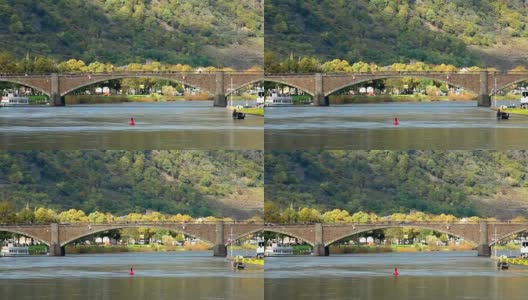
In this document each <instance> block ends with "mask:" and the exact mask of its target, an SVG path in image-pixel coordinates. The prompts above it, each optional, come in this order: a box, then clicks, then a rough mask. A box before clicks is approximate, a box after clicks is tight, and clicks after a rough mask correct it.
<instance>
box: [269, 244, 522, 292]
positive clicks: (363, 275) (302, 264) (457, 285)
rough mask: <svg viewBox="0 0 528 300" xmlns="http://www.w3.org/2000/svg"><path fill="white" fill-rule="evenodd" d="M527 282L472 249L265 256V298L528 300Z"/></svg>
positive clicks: (518, 272)
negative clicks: (396, 275)
mask: <svg viewBox="0 0 528 300" xmlns="http://www.w3.org/2000/svg"><path fill="white" fill-rule="evenodd" d="M394 267H398V269H399V274H400V275H399V276H398V277H395V276H393V275H392V273H393V270H394ZM527 280H528V268H526V267H517V266H513V267H511V268H510V270H504V271H501V270H497V269H496V268H495V263H494V262H493V261H491V260H490V259H489V258H482V257H477V253H476V252H474V251H471V252H431V253H385V254H356V255H334V256H330V257H307V256H297V257H280V258H269V259H268V258H267V259H266V267H265V299H270V300H271V299H277V298H281V297H282V298H281V299H299V300H301V299H303V300H315V299H333V300H341V299H343V300H344V299H380V300H381V299H402V300H403V299H432V300H436V299H438V300H440V299H526V295H527V293H528V285H527V284H526V282H527Z"/></svg>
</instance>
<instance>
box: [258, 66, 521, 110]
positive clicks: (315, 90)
mask: <svg viewBox="0 0 528 300" xmlns="http://www.w3.org/2000/svg"><path fill="white" fill-rule="evenodd" d="M265 77H266V81H271V82H276V83H282V84H285V85H288V86H291V87H294V88H297V89H300V90H303V91H304V92H306V93H308V94H310V95H311V96H313V98H314V105H318V106H327V105H329V100H328V96H329V95H331V94H333V93H335V92H337V91H339V90H341V89H344V88H346V87H349V86H351V85H355V84H359V83H362V82H365V81H370V80H376V79H387V78H403V77H412V78H425V79H431V80H435V81H439V82H444V83H448V84H450V85H453V86H457V87H460V88H463V89H465V90H468V91H470V92H473V93H475V94H476V95H478V105H479V106H485V107H489V106H491V95H493V94H495V92H496V91H500V90H502V89H504V88H506V87H509V86H511V85H513V84H515V83H518V82H521V81H525V80H528V73H527V72H511V73H491V72H488V71H482V72H467V73H456V72H455V73H446V72H376V73H335V74H322V73H316V74H266V76H265ZM495 86H496V88H495Z"/></svg>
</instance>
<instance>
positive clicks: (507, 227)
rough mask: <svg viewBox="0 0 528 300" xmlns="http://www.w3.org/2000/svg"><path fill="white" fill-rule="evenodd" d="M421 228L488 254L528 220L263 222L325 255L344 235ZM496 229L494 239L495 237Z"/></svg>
mask: <svg viewBox="0 0 528 300" xmlns="http://www.w3.org/2000/svg"><path fill="white" fill-rule="evenodd" d="M403 227H410V228H423V229H432V230H434V231H438V232H442V233H446V234H449V235H453V236H457V237H460V238H463V239H464V240H466V241H469V242H472V243H474V244H475V245H476V246H477V250H478V255H479V256H490V255H491V248H490V247H491V245H493V244H494V243H495V242H496V241H500V240H502V239H504V238H506V237H508V236H511V235H513V234H515V233H518V232H522V231H525V230H528V223H488V222H479V223H425V222H424V223H422V222H420V223H400V222H389V223H376V224H366V223H358V224H321V223H317V224H309V225H304V224H303V225H274V226H266V228H265V231H268V232H275V233H280V234H284V235H287V236H291V237H295V238H297V239H299V240H302V241H304V242H306V243H308V244H310V245H312V246H313V253H314V255H317V256H328V255H329V246H330V245H331V244H332V243H335V242H337V241H339V240H342V239H344V238H346V237H349V236H352V235H355V234H358V233H362V232H366V231H371V230H375V229H385V228H403ZM495 232H496V236H497V240H495Z"/></svg>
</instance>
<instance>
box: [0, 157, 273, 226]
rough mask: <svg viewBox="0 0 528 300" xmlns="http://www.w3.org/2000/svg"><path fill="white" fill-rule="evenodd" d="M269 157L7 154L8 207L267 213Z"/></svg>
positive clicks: (1, 162)
mask: <svg viewBox="0 0 528 300" xmlns="http://www.w3.org/2000/svg"><path fill="white" fill-rule="evenodd" d="M263 172H264V171H263V153H262V152H261V151H245V152H240V151H209V152H207V151H145V152H134V151H37V152H0V201H8V202H10V203H12V204H13V205H14V206H15V209H16V210H17V211H18V210H19V209H21V208H23V207H25V206H26V204H29V206H30V207H38V206H44V207H48V208H53V209H56V210H67V209H70V208H75V209H82V210H84V211H85V212H86V213H90V212H94V211H100V212H103V213H105V212H110V213H113V214H114V215H122V214H127V213H130V212H145V210H146V209H150V210H154V211H159V212H162V213H170V214H176V213H181V214H190V215H191V216H193V217H203V216H209V215H211V216H217V217H232V218H234V219H239V218H249V217H252V216H254V215H261V214H262V205H263V190H262V189H263V180H264V179H263Z"/></svg>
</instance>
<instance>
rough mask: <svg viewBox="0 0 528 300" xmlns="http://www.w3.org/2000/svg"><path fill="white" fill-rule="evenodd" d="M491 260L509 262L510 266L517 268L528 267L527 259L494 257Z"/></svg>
mask: <svg viewBox="0 0 528 300" xmlns="http://www.w3.org/2000/svg"><path fill="white" fill-rule="evenodd" d="M491 259H493V260H496V261H503V262H504V261H505V262H507V263H508V264H510V265H516V266H528V259H526V258H509V257H508V258H500V257H496V256H493V257H491Z"/></svg>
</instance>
